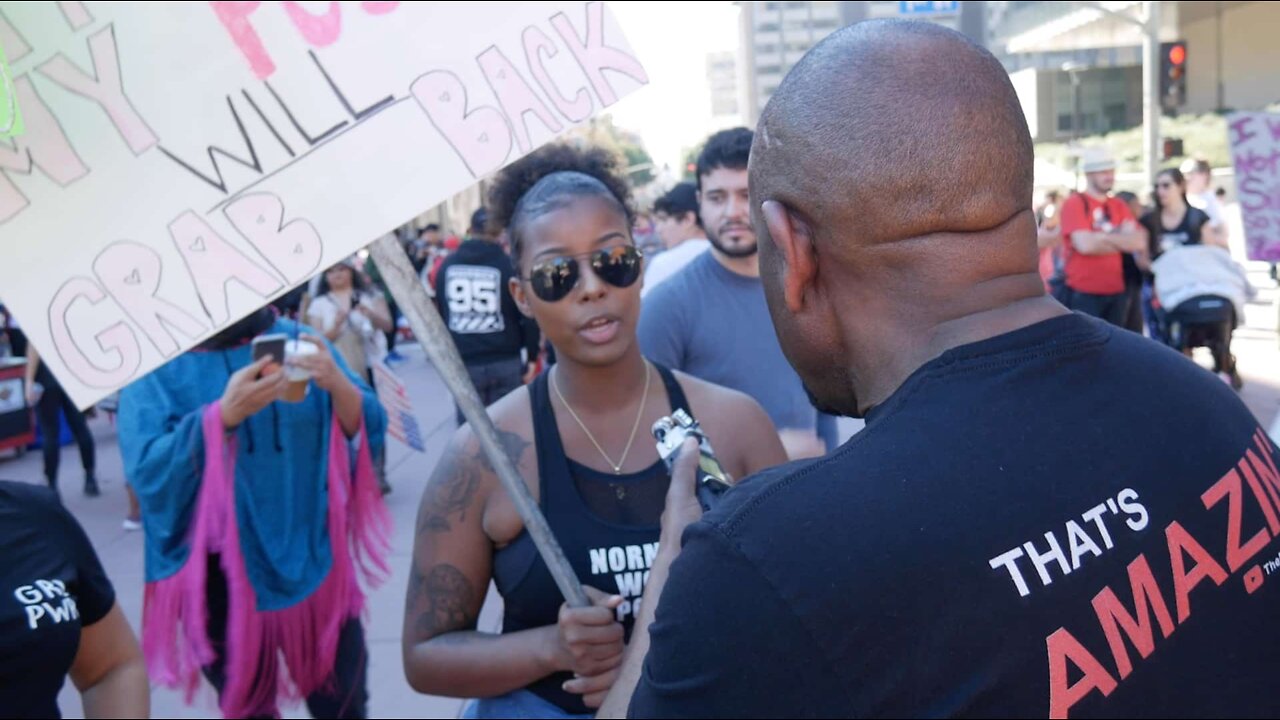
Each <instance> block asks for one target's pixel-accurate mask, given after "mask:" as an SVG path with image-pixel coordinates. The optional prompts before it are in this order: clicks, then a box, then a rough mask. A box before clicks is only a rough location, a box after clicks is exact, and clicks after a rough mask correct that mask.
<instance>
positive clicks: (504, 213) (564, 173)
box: [488, 143, 635, 266]
mask: <svg viewBox="0 0 1280 720" xmlns="http://www.w3.org/2000/svg"><path fill="white" fill-rule="evenodd" d="M579 197H602V198H606V199H608V200H611V201H613V202H614V203H615V204H616V205H617V207H618V212H620V213H622V214H623V215H624V216H625V217H626V219H627V226H628V227H630V225H631V222H632V220H634V218H635V211H634V209H633V208H632V205H631V187H630V186H629V185H628V184H627V180H626V177H625V175H624V173H623V170H622V167H621V163H620V158H619V157H618V156H617V155H615V154H613V153H611V152H609V151H608V150H605V149H603V148H598V147H597V148H579V147H575V146H573V145H567V144H563V143H557V144H553V145H548V146H546V147H543V148H541V149H539V150H537V151H535V152H533V153H530V154H529V155H526V156H525V157H523V158H521V159H520V160H517V161H516V162H514V163H512V164H511V165H509V166H508V167H507V168H506V169H505V170H503V171H502V173H501V174H500V175H498V177H497V179H495V180H494V183H493V187H492V188H490V190H489V204H488V210H489V230H490V232H492V233H493V234H494V235H497V234H499V233H501V232H502V231H503V230H504V229H505V230H506V231H507V235H508V237H509V238H510V240H511V255H512V261H513V262H515V263H516V265H517V266H519V264H520V256H521V253H522V252H523V250H524V237H523V232H522V231H523V228H524V226H525V224H527V223H528V222H529V221H530V220H533V219H534V218H537V217H541V216H542V215H545V214H547V213H549V212H551V211H553V210H558V209H560V208H561V207H564V206H565V205H566V204H567V203H568V202H569V201H570V200H572V199H574V198H579Z"/></svg>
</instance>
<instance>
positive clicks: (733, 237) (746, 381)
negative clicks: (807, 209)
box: [639, 128, 826, 459]
mask: <svg viewBox="0 0 1280 720" xmlns="http://www.w3.org/2000/svg"><path fill="white" fill-rule="evenodd" d="M751 137H752V136H751V131H750V130H747V129H746V128H737V129H734V130H725V131H723V132H719V133H716V134H715V135H712V136H711V138H710V139H709V140H708V141H707V144H706V146H705V148H704V149H703V151H702V154H701V155H700V156H699V157H698V168H697V174H698V203H699V211H700V215H701V217H702V222H703V227H704V229H705V230H706V232H707V238H708V239H709V240H710V241H711V251H710V252H707V253H704V254H702V255H699V256H698V257H697V258H695V259H694V260H692V261H691V262H690V263H689V264H688V265H687V266H685V268H684V269H683V270H681V271H680V272H679V273H677V274H675V275H674V276H672V277H671V278H669V279H667V280H666V281H665V282H663V283H662V284H661V285H660V286H658V287H657V288H655V289H654V290H653V291H652V292H650V293H648V294H647V295H645V297H644V302H643V305H642V307H641V310H640V329H639V337H640V348H641V350H642V351H643V352H644V354H645V357H648V358H649V359H650V360H652V361H654V362H656V363H659V364H661V365H666V366H667V367H670V368H673V369H675V370H680V371H683V372H686V373H689V374H690V375H693V376H694V377H697V378H701V379H703V380H707V381H709V382H713V383H716V384H717V385H723V386H724V387H728V388H732V389H734V390H738V391H739V392H743V393H746V394H747V395H750V396H751V397H752V398H754V399H755V400H756V402H758V403H760V405H761V406H762V407H763V408H764V409H765V412H767V413H769V417H770V418H771V419H772V420H773V424H774V425H775V426H777V428H778V430H779V431H780V434H781V436H782V442H783V445H784V446H786V448H787V453H788V455H790V456H791V457H792V458H793V459H797V458H801V457H812V456H815V455H821V454H822V453H823V452H824V451H825V449H826V448H825V446H824V445H823V444H822V443H821V442H820V441H819V440H818V438H817V436H816V435H815V427H816V424H817V420H818V412H817V410H815V409H814V407H813V405H812V404H810V402H809V398H808V395H807V394H806V393H805V391H804V386H803V385H802V384H801V382H800V377H799V376H798V375H796V371H795V370H793V369H792V368H791V365H789V364H788V363H787V359H786V357H785V356H783V354H782V348H781V346H779V344H778V337H777V335H775V334H774V330H773V321H772V319H771V318H770V316H769V308H768V306H767V305H766V303H765V298H764V286H763V285H762V284H761V282H760V271H759V266H758V263H757V258H756V236H755V233H754V232H753V231H752V229H751V224H750V220H749V204H748V192H747V159H748V152H749V151H750V148H751ZM695 410H696V408H695Z"/></svg>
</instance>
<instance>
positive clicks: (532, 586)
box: [403, 145, 786, 717]
mask: <svg viewBox="0 0 1280 720" xmlns="http://www.w3.org/2000/svg"><path fill="white" fill-rule="evenodd" d="M620 171H621V168H619V167H618V161H617V159H616V158H615V157H614V156H612V155H610V154H608V153H606V152H605V151H603V150H599V149H597V150H579V149H576V148H573V147H570V146H566V145H552V146H550V147H547V148H543V149H541V150H539V151H537V152H534V153H532V154H531V155H529V156H527V157H525V158H523V159H521V160H520V161H518V162H516V163H514V164H513V165H512V166H511V167H509V168H507V170H505V171H504V172H503V173H502V174H501V175H500V176H499V177H498V178H497V179H496V180H495V181H494V185H493V187H492V190H491V194H490V205H489V207H490V210H491V211H492V212H493V216H494V221H495V224H496V225H498V226H500V227H505V228H506V229H507V230H508V231H509V237H510V240H511V244H512V255H513V257H514V259H515V265H516V267H517V268H518V270H517V272H516V274H515V276H516V278H517V279H516V280H515V281H513V282H512V283H511V284H510V288H511V292H512V295H513V296H514V298H515V302H516V303H517V304H518V305H519V307H520V310H521V312H523V313H526V314H529V315H531V316H532V317H535V318H537V320H538V324H539V325H540V326H541V327H542V329H543V331H544V332H546V334H547V337H548V338H549V339H550V340H551V341H552V342H553V343H554V344H555V347H556V349H557V350H558V351H559V357H558V362H557V363H556V365H555V366H554V367H553V368H552V369H551V370H549V371H547V372H545V373H543V374H541V375H540V376H539V377H538V378H537V380H535V381H534V382H533V383H532V384H530V385H529V386H528V387H527V388H526V389H521V390H518V391H516V392H513V393H511V394H509V395H507V396H506V397H505V398H503V399H501V400H499V401H498V402H497V403H496V404H494V405H493V406H492V407H491V408H490V409H489V414H490V415H491V416H492V417H493V420H494V423H495V424H496V425H497V429H498V434H499V437H500V438H501V441H502V443H503V445H504V447H505V448H506V450H507V452H508V454H509V455H510V456H511V459H512V460H513V461H514V462H515V464H516V466H517V468H518V469H519V471H520V475H521V476H522V477H523V478H525V480H526V481H527V482H528V484H529V490H530V491H531V492H532V494H533V496H534V497H535V498H537V500H538V503H539V505H540V507H541V508H542V512H543V513H544V514H545V516H546V518H547V523H548V525H549V526H550V528H551V531H552V532H553V533H555V536H556V539H557V540H558V541H559V542H560V545H561V546H562V547H563V548H564V552H565V557H566V558H567V559H568V561H569V564H570V565H571V566H572V568H573V570H574V572H575V574H576V575H577V576H578V578H579V579H580V580H581V581H582V583H583V584H584V585H586V586H588V587H589V588H594V590H589V592H591V593H592V596H593V598H594V600H595V602H596V606H595V607H591V608H579V609H572V610H571V609H569V608H567V607H566V606H565V605H564V604H563V599H562V597H561V595H560V592H559V590H558V589H557V588H556V585H555V583H554V582H553V580H552V578H551V574H550V571H549V570H548V569H547V567H546V565H545V564H544V563H543V562H542V560H541V558H540V556H539V555H538V553H537V551H536V549H535V548H534V545H533V542H532V540H531V539H530V536H529V535H528V533H526V532H525V530H524V524H523V522H522V521H521V519H520V516H519V515H518V514H517V513H516V511H515V508H514V506H513V505H512V502H511V500H510V498H509V497H508V496H507V493H506V492H505V491H504V490H503V488H502V486H501V485H500V483H499V482H498V480H497V478H496V477H495V476H494V474H493V472H492V471H491V470H490V469H489V464H488V462H487V461H486V460H485V459H484V455H483V453H482V452H480V449H479V443H478V441H477V439H476V437H475V435H474V434H473V433H472V431H471V428H470V426H469V425H468V426H463V427H462V428H460V429H459V430H458V431H457V432H456V433H455V434H454V437H453V439H452V441H451V442H450V444H449V446H448V447H447V448H446V449H445V452H444V455H443V457H442V458H441V459H440V463H439V464H438V465H437V466H436V469H435V471H434V473H433V474H432V476H431V479H430V481H429V482H428V484H427V488H426V491H425V492H424V493H423V496H422V504H421V505H420V507H419V510H418V523H417V537H416V539H415V541H414V553H413V567H412V572H411V574H410V579H409V590H408V597H407V599H406V603H405V618H404V636H403V643H404V667H405V674H406V676H407V677H408V679H409V683H410V685H412V686H413V688H414V689H415V690H417V691H418V692H422V693H429V694H433V695H448V696H455V697H457V696H461V697H468V698H479V700H478V701H477V702H474V703H472V704H470V705H469V706H468V708H467V711H466V715H465V716H466V717H566V716H573V715H580V714H585V713H587V712H588V710H589V709H590V708H594V707H597V706H598V705H599V704H600V701H601V700H602V699H603V697H604V694H605V692H607V691H608V689H609V687H610V685H611V684H612V683H613V680H614V678H615V677H616V675H617V669H618V664H619V663H620V662H621V660H622V649H623V643H624V641H625V638H626V636H627V634H628V633H629V629H630V627H631V626H632V624H633V623H634V621H635V618H636V615H637V613H638V612H639V611H640V609H641V605H640V602H639V601H640V598H641V595H642V593H643V591H644V584H645V581H646V578H647V577H648V572H647V570H648V567H649V563H650V562H651V561H652V560H653V558H654V556H655V555H656V553H657V551H658V547H657V545H655V543H656V542H657V541H658V534H659V517H660V515H661V513H662V507H663V501H664V498H665V496H666V493H667V486H668V485H669V484H670V475H669V473H668V472H667V469H666V467H665V465H664V464H663V461H662V460H661V459H660V458H659V457H658V452H657V449H656V447H655V445H654V442H653V440H652V436H650V435H649V433H648V431H649V429H650V428H651V427H652V426H653V424H654V422H655V421H656V420H658V419H659V418H661V417H663V416H667V415H670V414H671V413H672V412H673V411H674V410H675V409H677V408H682V409H684V410H686V411H687V412H689V413H690V414H692V415H693V416H694V417H696V418H697V419H698V420H699V421H700V422H701V424H702V426H703V428H704V429H705V430H706V432H707V434H708V436H709V438H710V440H711V441H712V443H713V445H714V447H715V450H716V454H717V457H718V458H719V459H720V461H721V463H723V465H724V467H725V468H726V469H727V470H728V471H729V472H730V473H733V474H734V476H735V477H743V476H745V475H747V474H750V473H752V472H756V471H759V470H761V469H763V468H766V467H770V466H772V465H774V464H776V463H779V462H782V461H783V460H784V459H785V458H786V455H785V454H784V452H783V449H782V443H781V441H780V440H779V439H778V434H777V431H776V430H774V428H773V424H772V423H771V422H770V421H769V416H768V415H766V414H765V412H764V410H762V409H761V408H760V406H759V405H758V404H757V403H756V402H755V401H754V400H752V399H751V398H749V397H747V396H746V395H743V394H742V393H738V392H734V391H731V390H728V389H726V388H722V387H718V386H716V385H712V384H710V383H707V382H703V381H701V380H697V379H695V378H693V377H690V376H688V375H684V374H683V373H676V372H672V371H669V370H667V369H666V368H663V367H660V366H658V365H655V364H653V363H651V362H649V361H648V360H646V359H645V358H644V356H643V355H641V353H640V345H639V342H638V341H637V339H636V324H637V322H638V320H639V314H640V290H641V285H642V283H643V280H642V278H641V271H642V269H643V266H642V263H641V256H640V255H639V253H638V252H637V251H636V249H635V245H634V242H633V240H632V237H631V227H632V223H631V210H630V203H629V200H630V191H629V189H628V187H627V183H626V180H625V179H623V176H622V175H621V172H620ZM689 457H690V458H692V457H694V454H692V453H690V454H689ZM491 580H492V581H493V582H494V584H495V585H496V587H497V589H498V592H499V593H500V594H501V595H502V598H503V612H504V616H503V621H502V632H501V634H492V633H487V632H478V631H477V628H476V617H477V615H478V614H479V612H480V606H481V603H483V602H484V598H485V592H486V589H487V588H488V587H489V583H490V581H491Z"/></svg>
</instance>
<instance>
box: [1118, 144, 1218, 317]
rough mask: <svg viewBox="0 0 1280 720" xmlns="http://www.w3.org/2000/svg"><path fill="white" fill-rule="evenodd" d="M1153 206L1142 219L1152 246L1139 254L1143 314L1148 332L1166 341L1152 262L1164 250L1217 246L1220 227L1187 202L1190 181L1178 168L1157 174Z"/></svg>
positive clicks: (1152, 197) (1149, 245) (1152, 195)
mask: <svg viewBox="0 0 1280 720" xmlns="http://www.w3.org/2000/svg"><path fill="white" fill-rule="evenodd" d="M1151 199H1152V203H1153V207H1152V209H1151V210H1148V211H1147V212H1146V213H1144V214H1143V215H1142V219H1141V220H1139V222H1140V223H1141V224H1142V226H1143V227H1144V228H1146V229H1147V238H1148V248H1147V252H1146V254H1145V255H1140V256H1136V257H1137V261H1138V265H1139V267H1140V268H1141V269H1142V271H1143V275H1144V278H1143V283H1142V314H1143V318H1144V319H1145V320H1146V324H1147V333H1148V334H1150V335H1151V337H1152V338H1154V339H1156V340H1159V341H1160V342H1165V341H1166V338H1165V336H1164V327H1163V323H1162V321H1161V318H1160V309H1159V307H1157V306H1156V304H1155V302H1154V299H1155V290H1154V285H1153V283H1154V279H1153V275H1152V274H1151V263H1152V262H1154V261H1155V260H1156V258H1158V257H1160V256H1161V255H1163V254H1164V253H1166V252H1168V251H1170V250H1173V249H1174V248H1179V247H1183V246H1186V245H1202V244H1211V245H1217V244H1219V243H1218V242H1216V240H1217V235H1216V233H1217V230H1216V229H1215V228H1213V227H1212V226H1210V224H1209V216H1208V215H1207V214H1205V212H1204V211H1203V210H1200V209H1198V208H1196V207H1193V206H1192V205H1191V204H1190V203H1189V202H1187V181H1186V178H1185V177H1184V176H1183V174H1182V171H1181V170H1179V169H1177V168H1169V169H1167V170H1162V171H1160V173H1159V174H1158V175H1156V185H1155V188H1154V191H1153V192H1152V194H1151Z"/></svg>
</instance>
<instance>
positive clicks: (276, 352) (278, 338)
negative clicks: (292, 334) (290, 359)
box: [253, 333, 289, 375]
mask: <svg viewBox="0 0 1280 720" xmlns="http://www.w3.org/2000/svg"><path fill="white" fill-rule="evenodd" d="M288 339H289V337H288V336H287V335H285V334H284V333H276V334H272V335H259V336H258V337H256V338H254V339H253V361H254V362H257V361H259V360H261V359H262V358H264V357H270V358H271V361H270V362H269V363H267V365H266V367H265V368H264V369H263V371H262V374H263V375H271V374H273V373H276V372H279V370H280V367H281V366H283V365H284V344H285V342H287V341H288Z"/></svg>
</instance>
